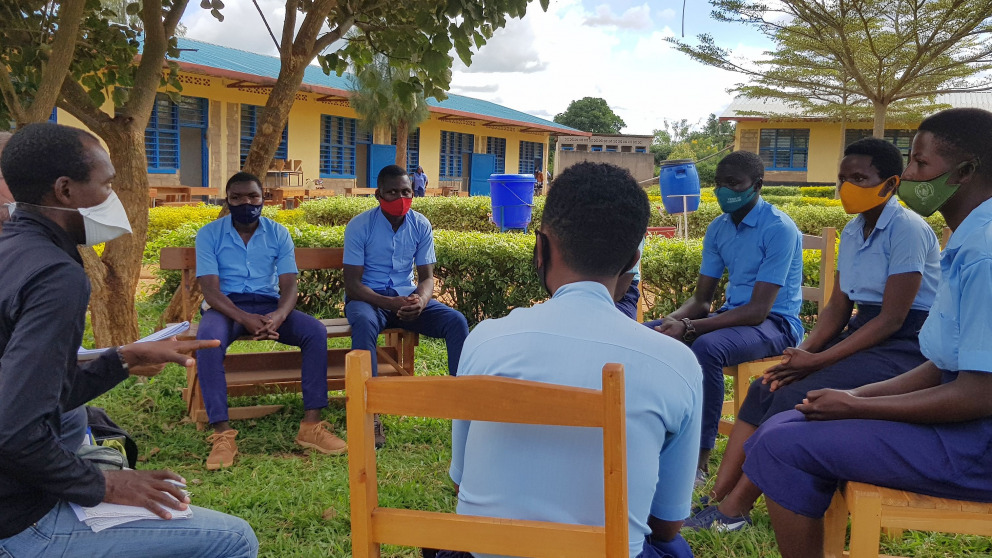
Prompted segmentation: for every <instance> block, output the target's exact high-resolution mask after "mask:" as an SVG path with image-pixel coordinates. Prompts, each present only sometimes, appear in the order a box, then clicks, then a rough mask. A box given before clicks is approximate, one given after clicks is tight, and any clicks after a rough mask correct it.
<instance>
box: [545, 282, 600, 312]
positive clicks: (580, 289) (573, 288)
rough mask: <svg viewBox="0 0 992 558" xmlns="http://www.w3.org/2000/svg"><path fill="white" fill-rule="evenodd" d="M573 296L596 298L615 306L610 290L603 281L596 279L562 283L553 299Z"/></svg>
mask: <svg viewBox="0 0 992 558" xmlns="http://www.w3.org/2000/svg"><path fill="white" fill-rule="evenodd" d="M572 296H581V297H585V298H590V299H595V300H598V301H600V302H603V303H604V304H606V305H608V306H613V298H612V297H611V296H610V291H609V290H608V289H607V288H606V287H605V286H604V285H603V284H602V283H597V282H595V281H578V282H575V283H567V284H565V285H562V286H560V287H558V290H557V291H555V294H554V296H552V297H551V299H552V300H560V299H562V298H567V297H572Z"/></svg>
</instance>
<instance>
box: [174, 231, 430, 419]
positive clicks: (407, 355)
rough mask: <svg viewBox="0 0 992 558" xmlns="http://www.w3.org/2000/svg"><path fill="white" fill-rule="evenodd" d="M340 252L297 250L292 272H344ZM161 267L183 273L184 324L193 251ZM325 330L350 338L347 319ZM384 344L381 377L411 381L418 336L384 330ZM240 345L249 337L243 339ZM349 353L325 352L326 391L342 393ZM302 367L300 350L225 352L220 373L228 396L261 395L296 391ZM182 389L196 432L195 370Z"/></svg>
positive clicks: (190, 307) (254, 412) (258, 412)
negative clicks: (346, 359)
mask: <svg viewBox="0 0 992 558" xmlns="http://www.w3.org/2000/svg"><path fill="white" fill-rule="evenodd" d="M343 256H344V249H343V248H297V249H296V267H297V268H299V269H300V270H301V271H305V270H322V269H324V270H329V269H342V268H343V265H344V264H343V260H342V259H343ZM159 267H160V268H161V269H163V270H179V271H181V272H182V281H181V283H180V288H181V289H182V291H183V294H184V296H183V297H182V313H183V316H184V319H186V320H190V321H192V317H193V313H194V312H195V310H196V307H195V301H193V300H192V298H193V297H192V292H193V286H194V284H195V281H196V249H195V248H163V249H162V252H161V260H160V263H159ZM320 321H321V323H323V324H324V326H325V327H326V328H327V337H328V338H332V337H350V336H351V327H350V326H349V325H348V320H347V319H346V318H335V319H327V320H320ZM196 326H197V324H193V325H191V327H190V330H189V331H188V332H186V333H185V334H184V336H183V338H185V339H193V338H195V337H196ZM383 335H384V336H385V344H384V345H383V346H381V347H378V349H377V354H378V357H379V362H378V368H379V369H378V371H377V373H378V374H379V375H382V376H412V375H413V361H414V347H416V345H417V342H418V336H417V334H416V333H413V332H410V331H407V330H404V329H398V328H397V329H387V330H385V331H383ZM241 339H242V340H247V339H250V337H242V338H241ZM349 350H350V349H328V350H327V389H328V390H340V389H344V383H345V382H344V370H345V368H344V361H345V358H344V357H345V355H346V354H347V353H348V351H349ZM301 362H302V357H301V353H300V352H299V351H272V352H263V353H234V354H232V353H228V354H227V356H226V358H225V359H224V370H225V374H226V376H227V392H228V395H229V396H238V395H260V394H265V393H273V392H281V391H300V366H301ZM186 386H187V387H186V388H184V389H183V399H184V400H185V401H186V410H187V412H188V413H189V416H190V418H191V419H192V420H193V421H194V422H196V426H197V428H198V429H202V428H203V427H205V426H206V424H207V413H206V410H205V408H204V406H203V394H202V392H201V391H200V382H199V375H198V374H197V370H196V366H195V365H194V366H193V367H192V368H191V369H189V370H187V373H186ZM281 407H282V406H281V405H256V406H251V407H232V408H231V409H230V411H229V414H230V417H231V419H232V420H237V419H247V418H257V417H261V416H265V415H268V414H271V413H274V412H276V411H278V410H279V409H280V408H281Z"/></svg>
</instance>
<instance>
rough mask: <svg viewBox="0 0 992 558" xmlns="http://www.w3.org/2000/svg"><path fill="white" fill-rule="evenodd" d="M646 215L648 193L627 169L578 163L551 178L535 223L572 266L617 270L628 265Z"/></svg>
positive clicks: (596, 272)
mask: <svg viewBox="0 0 992 558" xmlns="http://www.w3.org/2000/svg"><path fill="white" fill-rule="evenodd" d="M650 214H651V206H650V204H649V203H648V195H647V194H646V193H645V192H644V190H643V189H642V188H641V187H640V186H639V185H638V184H637V181H636V180H634V177H632V176H631V175H630V172H628V171H627V170H626V169H623V168H620V167H618V166H616V165H610V164H606V163H590V162H584V163H579V164H577V165H572V166H571V167H568V168H567V169H565V170H564V171H563V172H562V173H561V174H559V175H558V177H557V178H555V181H554V184H553V185H552V187H551V190H550V192H549V193H548V197H547V200H546V201H545V204H544V215H543V217H541V228H542V229H544V232H545V233H550V234H552V235H554V237H555V238H556V239H558V246H560V247H561V252H562V259H564V261H565V264H567V265H568V266H569V267H570V268H572V269H573V270H575V271H577V272H579V273H583V274H588V275H596V276H607V275H619V274H622V273H624V272H625V271H627V270H628V269H630V266H631V264H632V263H633V258H634V254H635V253H636V252H637V245H638V244H640V242H641V239H643V238H644V233H645V232H646V231H647V226H648V218H649V217H650Z"/></svg>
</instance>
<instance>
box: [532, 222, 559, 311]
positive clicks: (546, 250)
mask: <svg viewBox="0 0 992 558" xmlns="http://www.w3.org/2000/svg"><path fill="white" fill-rule="evenodd" d="M534 235H535V237H536V238H535V240H534V257H533V260H532V261H533V263H534V272H535V273H537V278H538V280H539V281H540V282H541V286H542V287H544V290H545V292H547V293H548V296H552V295H554V293H552V292H551V289H550V288H548V265H549V264H550V263H551V260H550V258H551V252H550V245H551V243H550V242H549V241H548V237H547V235H545V234H544V233H542V232H541V231H538V230H535V231H534ZM538 242H540V243H541V253H542V254H544V257H543V258H542V260H543V261H540V262H538V261H537V243H538Z"/></svg>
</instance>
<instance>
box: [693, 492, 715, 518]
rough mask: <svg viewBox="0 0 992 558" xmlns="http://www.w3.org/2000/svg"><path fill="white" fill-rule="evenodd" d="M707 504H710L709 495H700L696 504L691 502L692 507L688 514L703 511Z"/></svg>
mask: <svg viewBox="0 0 992 558" xmlns="http://www.w3.org/2000/svg"><path fill="white" fill-rule="evenodd" d="M709 505H710V497H709V496H700V497H699V503H698V504H693V505H692V508H691V509H690V510H689V514H690V516H692V515H696V514H697V513H699V512H701V511H703V510H704V509H706V508H707V507H708V506H709Z"/></svg>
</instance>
